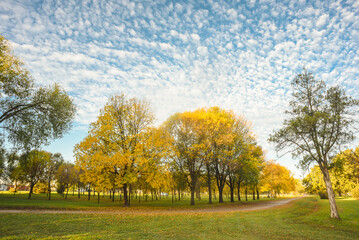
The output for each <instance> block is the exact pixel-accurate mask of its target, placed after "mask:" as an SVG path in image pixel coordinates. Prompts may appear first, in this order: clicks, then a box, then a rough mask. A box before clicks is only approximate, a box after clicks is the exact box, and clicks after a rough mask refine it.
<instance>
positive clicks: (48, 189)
mask: <svg viewBox="0 0 359 240" xmlns="http://www.w3.org/2000/svg"><path fill="white" fill-rule="evenodd" d="M47 191H48V193H49V200H51V184H50V182H48V185H47Z"/></svg>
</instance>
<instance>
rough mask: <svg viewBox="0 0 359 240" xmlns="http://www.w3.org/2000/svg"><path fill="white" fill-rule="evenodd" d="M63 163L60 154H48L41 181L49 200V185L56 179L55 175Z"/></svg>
mask: <svg viewBox="0 0 359 240" xmlns="http://www.w3.org/2000/svg"><path fill="white" fill-rule="evenodd" d="M63 163H64V159H63V157H62V155H61V154H60V153H55V154H52V153H50V158H49V160H48V161H47V162H46V166H45V171H44V178H43V181H44V182H45V183H46V186H47V194H48V196H49V200H51V184H52V183H53V181H54V180H55V178H56V173H57V170H58V169H59V167H60V166H61V165H62V164H63Z"/></svg>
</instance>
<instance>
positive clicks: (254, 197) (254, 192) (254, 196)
mask: <svg viewBox="0 0 359 240" xmlns="http://www.w3.org/2000/svg"><path fill="white" fill-rule="evenodd" d="M253 200H256V191H255V189H254V187H253Z"/></svg>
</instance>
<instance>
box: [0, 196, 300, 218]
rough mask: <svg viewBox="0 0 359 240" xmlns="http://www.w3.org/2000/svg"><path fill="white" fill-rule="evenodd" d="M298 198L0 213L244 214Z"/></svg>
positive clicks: (8, 210) (3, 211)
mask: <svg viewBox="0 0 359 240" xmlns="http://www.w3.org/2000/svg"><path fill="white" fill-rule="evenodd" d="M297 199H299V198H290V199H284V200H275V201H258V202H256V203H255V204H243V205H227V206H215V207H205V208H193V209H188V208H186V209H180V208H175V209H168V208H167V209H163V210H161V209H146V210H143V209H141V210H138V209H126V210H122V209H115V210H111V211H109V210H106V211H103V210H83V211H82V210H61V209H59V210H56V209H0V214H1V213H36V214H38V213H40V214H123V215H127V214H182V213H185V214H186V213H223V212H245V211H258V210H265V209H270V208H277V207H280V206H284V205H287V204H289V203H291V202H292V201H294V200H297Z"/></svg>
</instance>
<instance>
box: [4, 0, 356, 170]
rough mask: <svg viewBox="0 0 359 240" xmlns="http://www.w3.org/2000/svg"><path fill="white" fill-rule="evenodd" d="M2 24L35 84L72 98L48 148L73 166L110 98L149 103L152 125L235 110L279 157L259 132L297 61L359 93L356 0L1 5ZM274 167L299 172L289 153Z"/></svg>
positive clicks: (276, 118) (276, 117) (268, 125)
mask: <svg viewBox="0 0 359 240" xmlns="http://www.w3.org/2000/svg"><path fill="white" fill-rule="evenodd" d="M276 2H282V3H276ZM0 23H1V24H0V34H2V35H4V36H5V38H7V39H8V40H10V42H11V44H12V47H13V50H14V52H15V54H16V55H17V56H19V57H20V58H22V59H23V60H24V62H25V63H26V65H27V67H28V69H29V70H30V71H31V73H32V75H33V77H34V78H35V80H36V82H37V83H38V84H39V85H50V84H53V83H55V82H57V83H60V84H61V85H62V86H63V87H64V88H65V90H66V91H67V92H68V93H69V94H70V95H71V96H72V97H73V99H74V101H75V103H76V105H77V107H78V115H77V117H76V120H75V123H74V127H73V130H72V131H71V132H70V133H69V134H67V135H66V136H65V137H64V138H63V139H60V140H57V141H55V142H54V143H53V144H51V145H50V146H48V147H46V149H48V150H50V151H52V152H61V153H62V154H63V155H64V156H65V158H66V159H67V160H70V161H73V154H72V150H73V146H74V144H76V143H78V142H79V141H81V140H82V138H83V137H84V136H85V135H86V134H87V130H88V124H89V123H90V122H92V121H94V120H95V119H96V116H97V115H98V113H99V109H100V108H102V107H103V106H104V104H105V102H106V101H107V99H108V97H109V96H111V95H113V94H115V93H120V92H123V93H125V94H126V95H127V96H128V97H137V98H146V99H147V100H149V101H150V102H151V103H152V107H153V110H154V112H155V114H156V116H157V119H158V120H157V122H158V123H161V122H163V121H164V120H166V119H167V118H168V117H169V116H170V115H172V114H173V113H175V112H181V111H185V110H194V109H196V108H199V107H204V106H214V105H217V106H220V107H223V108H225V109H232V110H233V111H234V112H236V113H237V114H243V115H244V117H245V118H246V119H248V120H250V121H251V122H252V123H253V131H254V133H255V134H256V136H257V138H258V142H259V144H261V145H262V146H263V148H264V149H266V150H267V158H268V159H269V158H273V159H277V157H276V156H277V154H276V152H275V151H274V148H273V146H272V145H271V144H269V143H267V138H268V135H269V134H270V133H272V131H273V130H274V129H278V128H279V127H280V126H281V123H282V121H283V119H284V117H285V115H284V114H283V112H284V110H285V109H286V108H287V107H288V101H289V100H290V98H291V87H290V82H291V80H292V79H293V78H294V77H295V75H296V74H298V73H300V72H301V69H302V67H304V66H305V67H307V68H308V69H309V70H310V71H312V72H314V73H315V77H316V78H318V79H322V80H324V81H326V82H327V84H328V85H334V84H339V85H341V86H342V87H344V88H345V89H346V90H347V93H348V94H349V95H351V96H354V97H356V98H359V80H358V76H359V67H358V66H359V54H358V45H359V24H358V23H359V1H356V0H352V1H337V0H325V1H322V2H320V1H308V0H307V1H306V0H293V1H272V0H259V1H256V0H252V1H245V0H241V1H234V0H233V1H202V0H194V1H166V0H159V1H155V0H142V1H141V0H140V1H128V0H122V1H117V0H114V1H95V0H94V1H80V0H78V1H51V0H47V1H41V0H36V1H30V0H27V1H25V0H23V1H21V0H1V2H0ZM356 143H358V141H356ZM278 162H279V163H280V164H282V165H285V166H287V167H288V168H289V169H291V170H292V171H293V172H296V173H297V176H299V175H300V172H299V171H298V170H297V169H296V168H295V164H296V161H295V160H292V159H291V156H290V155H289V156H284V157H282V158H280V159H278Z"/></svg>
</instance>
